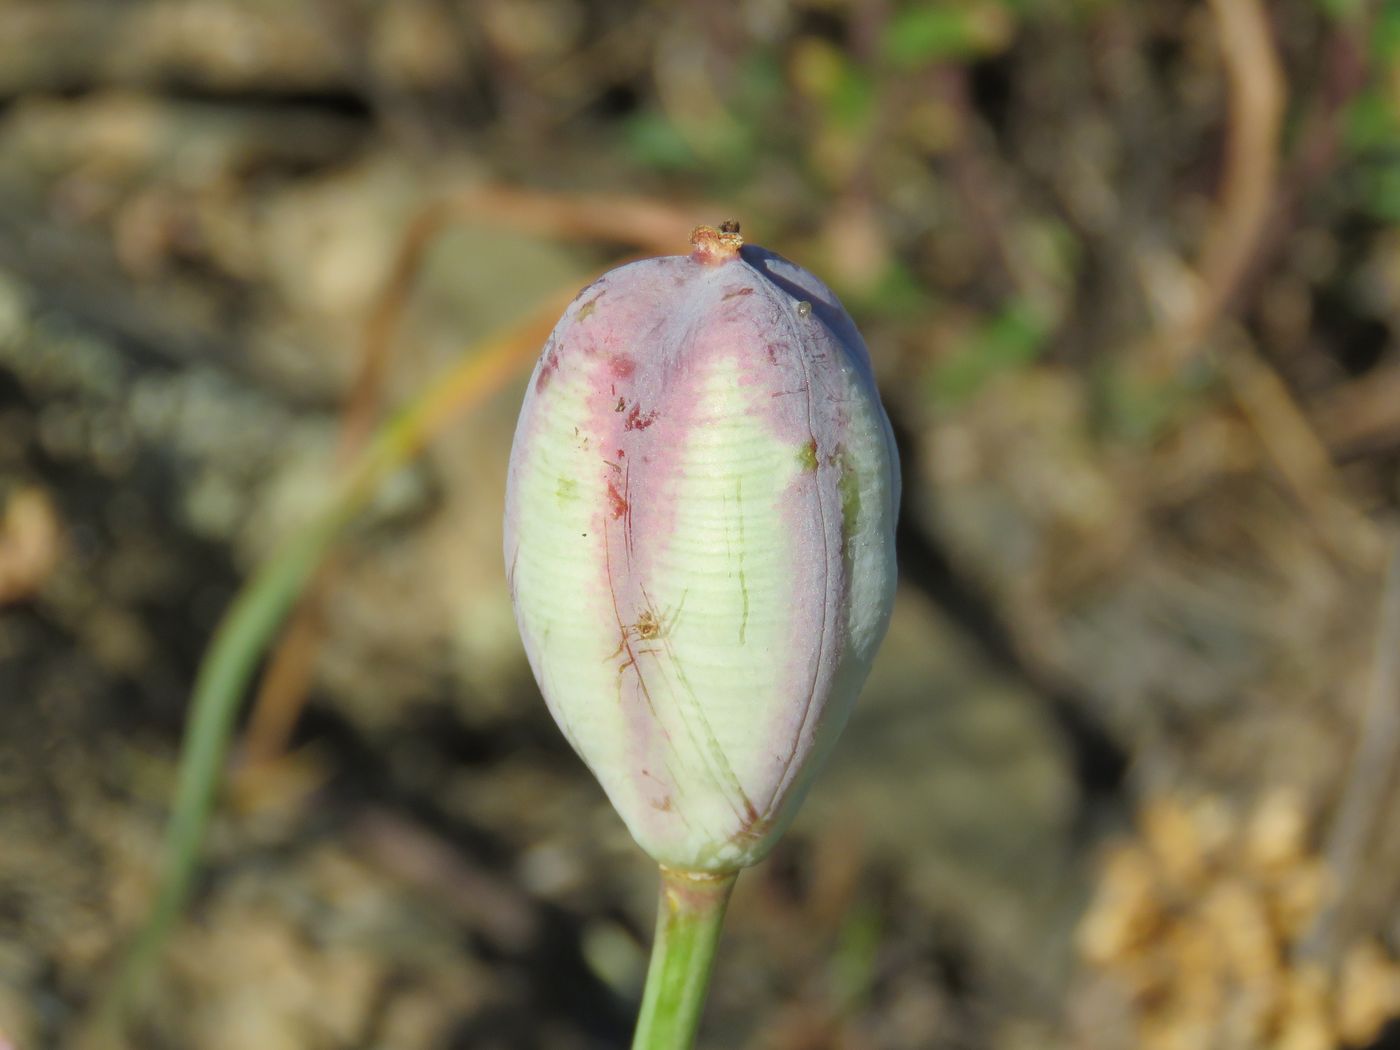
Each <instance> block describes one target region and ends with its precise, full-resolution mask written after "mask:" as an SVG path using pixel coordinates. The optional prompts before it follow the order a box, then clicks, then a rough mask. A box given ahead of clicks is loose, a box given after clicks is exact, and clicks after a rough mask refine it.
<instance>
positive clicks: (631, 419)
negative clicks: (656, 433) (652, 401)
mask: <svg viewBox="0 0 1400 1050" xmlns="http://www.w3.org/2000/svg"><path fill="white" fill-rule="evenodd" d="M660 414H661V413H660V412H659V411H657V410H656V409H654V408H653V409H652V410H651V411H650V412H648V413H646V414H645V415H643V414H642V406H641V405H633V406H632V411H631V412H628V413H627V421H626V423H624V424H623V429H624V430H645V429H646V428H647V427H649V426H651V425H652V424H653V423H655V422H656V417H657V416H659V415H660Z"/></svg>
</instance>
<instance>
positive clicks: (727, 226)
mask: <svg viewBox="0 0 1400 1050" xmlns="http://www.w3.org/2000/svg"><path fill="white" fill-rule="evenodd" d="M690 243H691V247H692V249H693V250H692V251H691V253H690V257H691V258H692V259H694V260H695V261H696V262H700V263H706V264H708V265H718V264H719V263H723V262H728V261H729V260H730V259H733V258H736V257H737V256H738V254H739V249H740V248H742V247H743V246H744V238H743V237H741V236H740V235H739V223H738V222H737V221H736V220H734V219H728V220H726V221H724V222H722V223H720V224H719V227H718V228H715V227H714V226H697V227H695V229H693V230H691V231H690Z"/></svg>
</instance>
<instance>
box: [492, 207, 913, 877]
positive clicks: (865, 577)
mask: <svg viewBox="0 0 1400 1050" xmlns="http://www.w3.org/2000/svg"><path fill="white" fill-rule="evenodd" d="M692 244H693V245H694V251H693V252H692V253H691V254H690V255H689V256H672V257H667V258H659V259H648V260H646V261H644V262H636V263H632V264H630V265H627V266H623V267H620V268H618V269H616V270H613V271H612V272H610V273H608V274H605V275H604V276H603V277H601V278H599V279H598V280H597V281H596V282H594V283H593V284H592V285H590V286H589V287H588V288H586V289H585V290H584V291H583V292H582V293H580V295H579V296H578V298H577V299H576V300H575V301H574V302H573V303H572V304H571V305H570V306H569V308H568V309H567V310H566V311H565V314H564V317H563V319H562V320H560V322H559V324H558V326H557V327H556V328H555V330H554V333H553V334H552V335H551V336H550V338H549V342H548V343H547V344H546V346H545V348H544V352H543V354H542V355H541V357H540V360H539V363H538V365H537V366H536V368H535V371H534V375H533V376H532V377H531V380H530V385H529V388H528V391H527V393H526V396H525V404H524V407H523V409H522V410H521V415H520V422H519V426H518V428H517V430H516V435H515V444H514V447H513V448H512V450H511V460H510V478H509V484H508V492H507V497H506V519H505V556H506V565H507V568H508V573H509V581H510V588H511V596H512V599H513V601H514V603H515V610H516V618H517V620H518V622H519V625H520V633H521V636H522V638H523V639H524V642H525V650H526V653H527V654H528V656H529V659H530V665H531V667H532V668H533V670H534V673H535V678H536V680H537V681H538V682H539V686H540V690H541V692H542V693H543V694H544V697H545V700H546V701H547V702H548V704H549V708H550V711H551V712H552V713H553V715H554V718H555V720H556V721H557V722H558V723H559V726H560V728H561V729H562V730H563V732H564V734H565V736H566V737H567V738H568V740H569V742H570V744H572V746H573V747H574V749H575V750H576V751H577V752H578V753H579V755H580V756H582V758H583V760H584V761H585V762H586V763H587V764H588V766H589V768H590V769H591V770H592V771H593V773H594V775H595V776H596V777H597V778H598V780H599V781H600V782H601V784H602V786H603V788H604V790H605V791H606V792H607V794H608V797H609V798H610V799H611V800H612V803H613V805H614V806H615V807H616V808H617V810H618V812H619V813H620V814H621V815H622V818H623V820H624V821H626V823H627V826H628V828H629V829H630V830H631V832H632V835H633V837H635V838H636V840H637V842H638V843H639V844H640V845H641V846H642V848H643V849H645V850H646V851H647V852H648V853H649V854H650V855H651V856H652V857H653V858H655V859H656V860H657V861H659V862H661V863H662V864H665V865H667V866H669V867H672V868H678V869H681V870H687V871H712V872H718V871H732V870H735V869H737V868H740V867H743V866H745V865H748V864H752V863H754V862H755V861H757V860H759V859H760V858H762V857H763V856H764V854H766V853H767V852H768V850H769V849H770V848H771V847H772V845H773V843H774V842H775V841H776V839H777V837H778V836H779V835H780V834H781V833H782V830H783V829H784V827H785V826H786V825H787V823H788V822H789V821H790V820H791V818H792V815H793V813H794V811H795V810H796V808H797V806H798V804H799V803H800V801H801V799H802V796H803V795H804V794H805V791H806V788H807V785H808V783H809V782H810V779H811V776H812V774H813V773H814V772H815V770H816V767H817V766H818V765H819V764H820V762H821V760H822V759H823V757H824V756H825V754H826V752H827V751H828V750H829V749H830V747H831V744H832V743H833V742H834V740H835V738H836V736H837V734H838V733H839V732H840V730H841V728H842V726H843V725H844V723H845V721H846V717H847V714H848V713H849V711H850V708H851V705H852V703H853V702H854V700H855V697H856V694H857V693H858V692H859V690H860V687H861V685H862V683H863V682H864V680H865V677H866V674H867V673H868V671H869V669H870V664H871V661H872V659H873V658H874V655H875V650H876V648H877V647H878V645H879V643H880V640H881V638H882V637H883V636H884V633H885V627H886V625H887V623H888V621H889V614H890V606H891V602H892V599H893V594H894V586H895V561H894V526H895V517H896V514H897V510H898V505H899V472H898V461H897V454H896V451H895V447H894V442H893V439H892V437H891V434H890V427H889V422H888V420H887V419H886V418H885V413H884V410H883V408H882V407H881V405H880V399H879V395H878V393H877V392H876V389H875V381H874V378H873V376H872V373H871V368H870V360H869V356H868V354H867V352H866V349H865V345H864V343H863V342H862V340H861V337H860V334H859V333H858V332H857V331H856V328H855V325H854V324H853V323H852V321H851V319H850V317H849V316H848V315H847V314H846V312H845V310H843V309H842V307H841V305H840V303H838V302H837V300H836V298H835V296H834V295H832V293H831V291H830V290H829V289H828V288H827V287H826V286H825V285H823V284H822V283H821V282H820V281H819V280H817V279H816V278H815V277H813V276H812V275H811V274H810V273H808V272H807V271H806V270H804V269H802V268H801V267H798V266H794V265H793V264H792V263H790V262H788V261H787V260H785V259H783V258H781V257H779V256H777V255H774V254H773V253H771V252H768V251H765V250H763V249H762V248H757V247H754V246H752V245H750V246H743V245H742V242H741V241H740V239H739V236H738V231H737V226H734V225H733V224H726V225H725V226H724V227H722V228H721V229H719V230H715V229H712V228H710V227H701V228H700V229H698V230H697V231H696V232H695V234H694V235H693V236H692Z"/></svg>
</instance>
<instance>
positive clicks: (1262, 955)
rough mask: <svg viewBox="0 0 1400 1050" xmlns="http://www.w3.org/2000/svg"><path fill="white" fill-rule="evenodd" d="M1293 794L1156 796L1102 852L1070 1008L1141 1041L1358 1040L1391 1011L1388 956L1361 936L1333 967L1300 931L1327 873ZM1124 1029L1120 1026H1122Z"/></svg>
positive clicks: (1310, 1044) (1280, 1047)
mask: <svg viewBox="0 0 1400 1050" xmlns="http://www.w3.org/2000/svg"><path fill="white" fill-rule="evenodd" d="M1310 832H1311V829H1310V826H1309V818H1308V815H1307V811H1306V808H1305V806H1304V804H1303V802H1302V800H1301V798H1300V797H1299V796H1298V795H1296V794H1293V793H1290V792H1287V791H1279V792H1276V793H1274V794H1271V795H1269V796H1267V797H1266V798H1265V799H1264V800H1263V801H1262V802H1261V803H1260V804H1259V805H1258V806H1257V807H1255V808H1254V809H1253V810H1252V811H1250V812H1239V811H1237V810H1235V809H1234V808H1232V807H1230V806H1228V805H1226V804H1225V803H1223V802H1221V801H1220V800H1218V799H1214V798H1203V799H1198V800H1194V801H1184V800H1182V799H1181V798H1177V797H1171V796H1168V797H1163V798H1158V799H1155V800H1153V801H1151V802H1150V803H1148V804H1147V805H1146V806H1145V807H1144V808H1143V810H1142V812H1141V813H1140V819H1139V833H1138V837H1136V838H1134V839H1132V840H1129V841H1125V842H1121V843H1119V844H1117V845H1115V846H1113V847H1112V848H1111V849H1110V850H1109V852H1108V853H1107V855H1106V856H1105V857H1104V859H1103V863H1102V867H1101V871H1100V875H1099V884H1098V889H1097V891H1096V893H1095V896H1094V899H1093V901H1092V903H1091V905H1090V907H1089V909H1088V911H1087V913H1086V914H1085V916H1084V918H1083V921H1082V922H1081V924H1080V926H1079V931H1078V948H1079V954H1080V957H1081V959H1082V960H1083V962H1084V964H1085V966H1086V967H1087V969H1088V971H1089V972H1090V974H1091V975H1092V976H1091V977H1090V979H1089V981H1088V983H1087V985H1086V987H1085V988H1084V989H1083V990H1082V991H1083V994H1082V995H1081V997H1080V1005H1081V1006H1083V1005H1084V1004H1091V1005H1089V1006H1088V1007H1087V1008H1086V1009H1085V1010H1083V1011H1082V1013H1081V1016H1080V1017H1079V1018H1078V1019H1077V1020H1078V1021H1079V1022H1080V1023H1082V1024H1084V1025H1086V1026H1088V1027H1099V1028H1100V1034H1099V1035H1098V1036H1088V1035H1086V1036H1085V1042H1084V1044H1083V1045H1086V1046H1108V1045H1118V1044H1117V1043H1106V1042H1104V1041H1103V1040H1102V1037H1101V1036H1102V1031H1103V1028H1104V1027H1105V1026H1104V1025H1103V1021H1104V1018H1106V1017H1110V1016H1112V1017H1116V1018H1117V1019H1119V1020H1120V1021H1124V1022H1126V1023H1125V1024H1123V1025H1121V1026H1118V1029H1117V1030H1118V1032H1119V1034H1120V1035H1122V1036H1125V1037H1126V1039H1127V1042H1128V1044H1129V1045H1132V1046H1136V1047H1141V1048H1142V1050H1176V1048H1183V1050H1184V1048H1186V1047H1210V1046H1219V1047H1234V1048H1239V1050H1250V1048H1259V1050H1265V1048H1268V1050H1331V1048H1334V1047H1342V1046H1346V1047H1364V1046H1370V1045H1372V1043H1373V1042H1374V1041H1375V1040H1376V1038H1377V1037H1378V1036H1379V1034H1380V1032H1381V1030H1382V1028H1384V1026H1385V1025H1386V1024H1387V1023H1388V1022H1390V1021H1391V1020H1393V1019H1395V1018H1397V1017H1400V960H1397V959H1396V957H1395V955H1394V953H1393V952H1392V951H1390V950H1389V949H1388V948H1387V947H1386V946H1385V945H1383V944H1382V943H1380V941H1379V940H1377V939H1376V938H1374V937H1359V938H1357V939H1355V940H1354V941H1352V942H1351V943H1350V944H1348V945H1346V946H1345V947H1344V948H1343V950H1342V952H1341V953H1340V956H1339V958H1340V960H1341V961H1340V965H1339V966H1337V967H1336V968H1335V971H1333V970H1330V969H1329V968H1327V967H1325V966H1324V965H1323V964H1322V963H1321V962H1319V961H1316V960H1314V959H1313V958H1312V957H1311V955H1310V953H1308V952H1307V951H1306V950H1304V942H1305V940H1306V938H1307V935H1308V933H1309V931H1310V930H1311V928H1312V925H1313V923H1314V921H1315V919H1316V918H1317V916H1318V915H1319V913H1320V911H1321V909H1322V908H1323V907H1325V905H1326V904H1327V902H1328V897H1329V894H1330V893H1331V884H1330V880H1329V876H1328V871H1327V868H1326V866H1325V864H1324V861H1323V859H1322V858H1321V857H1320V856H1319V855H1318V854H1317V852H1316V851H1315V850H1314V849H1313V846H1312V843H1311V834H1310ZM1124 1029H1126V1032H1125V1031H1123V1030H1124Z"/></svg>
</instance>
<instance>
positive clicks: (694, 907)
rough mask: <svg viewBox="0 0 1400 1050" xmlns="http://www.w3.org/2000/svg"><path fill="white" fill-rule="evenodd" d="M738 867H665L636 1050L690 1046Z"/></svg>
mask: <svg viewBox="0 0 1400 1050" xmlns="http://www.w3.org/2000/svg"><path fill="white" fill-rule="evenodd" d="M738 877H739V873H738V872H737V871H735V872H730V873H728V874H725V875H706V874H695V873H692V872H685V871H674V870H672V869H671V868H667V867H664V866H663V867H662V869H661V894H660V901H659V903H658V905H657V909H656V941H655V943H654V944H653V945H652V948H651V965H650V966H649V967H648V968H647V987H646V994H645V995H644V996H643V997H642V1011H641V1014H640V1016H639V1017H638V1018H637V1034H636V1035H635V1036H633V1038H632V1050H690V1047H691V1046H693V1045H694V1043H695V1029H696V1028H697V1027H698V1026H699V1024H700V1011H701V1009H702V1008H703V1007H704V1005H705V993H706V992H707V991H708V990H709V987H710V969H711V967H712V966H713V965H714V961H715V945H716V944H718V943H719V931H720V927H722V926H723V925H724V909H725V907H726V906H727V905H728V904H729V894H730V892H731V891H732V890H733V889H734V883H735V880H737V879H738Z"/></svg>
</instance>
